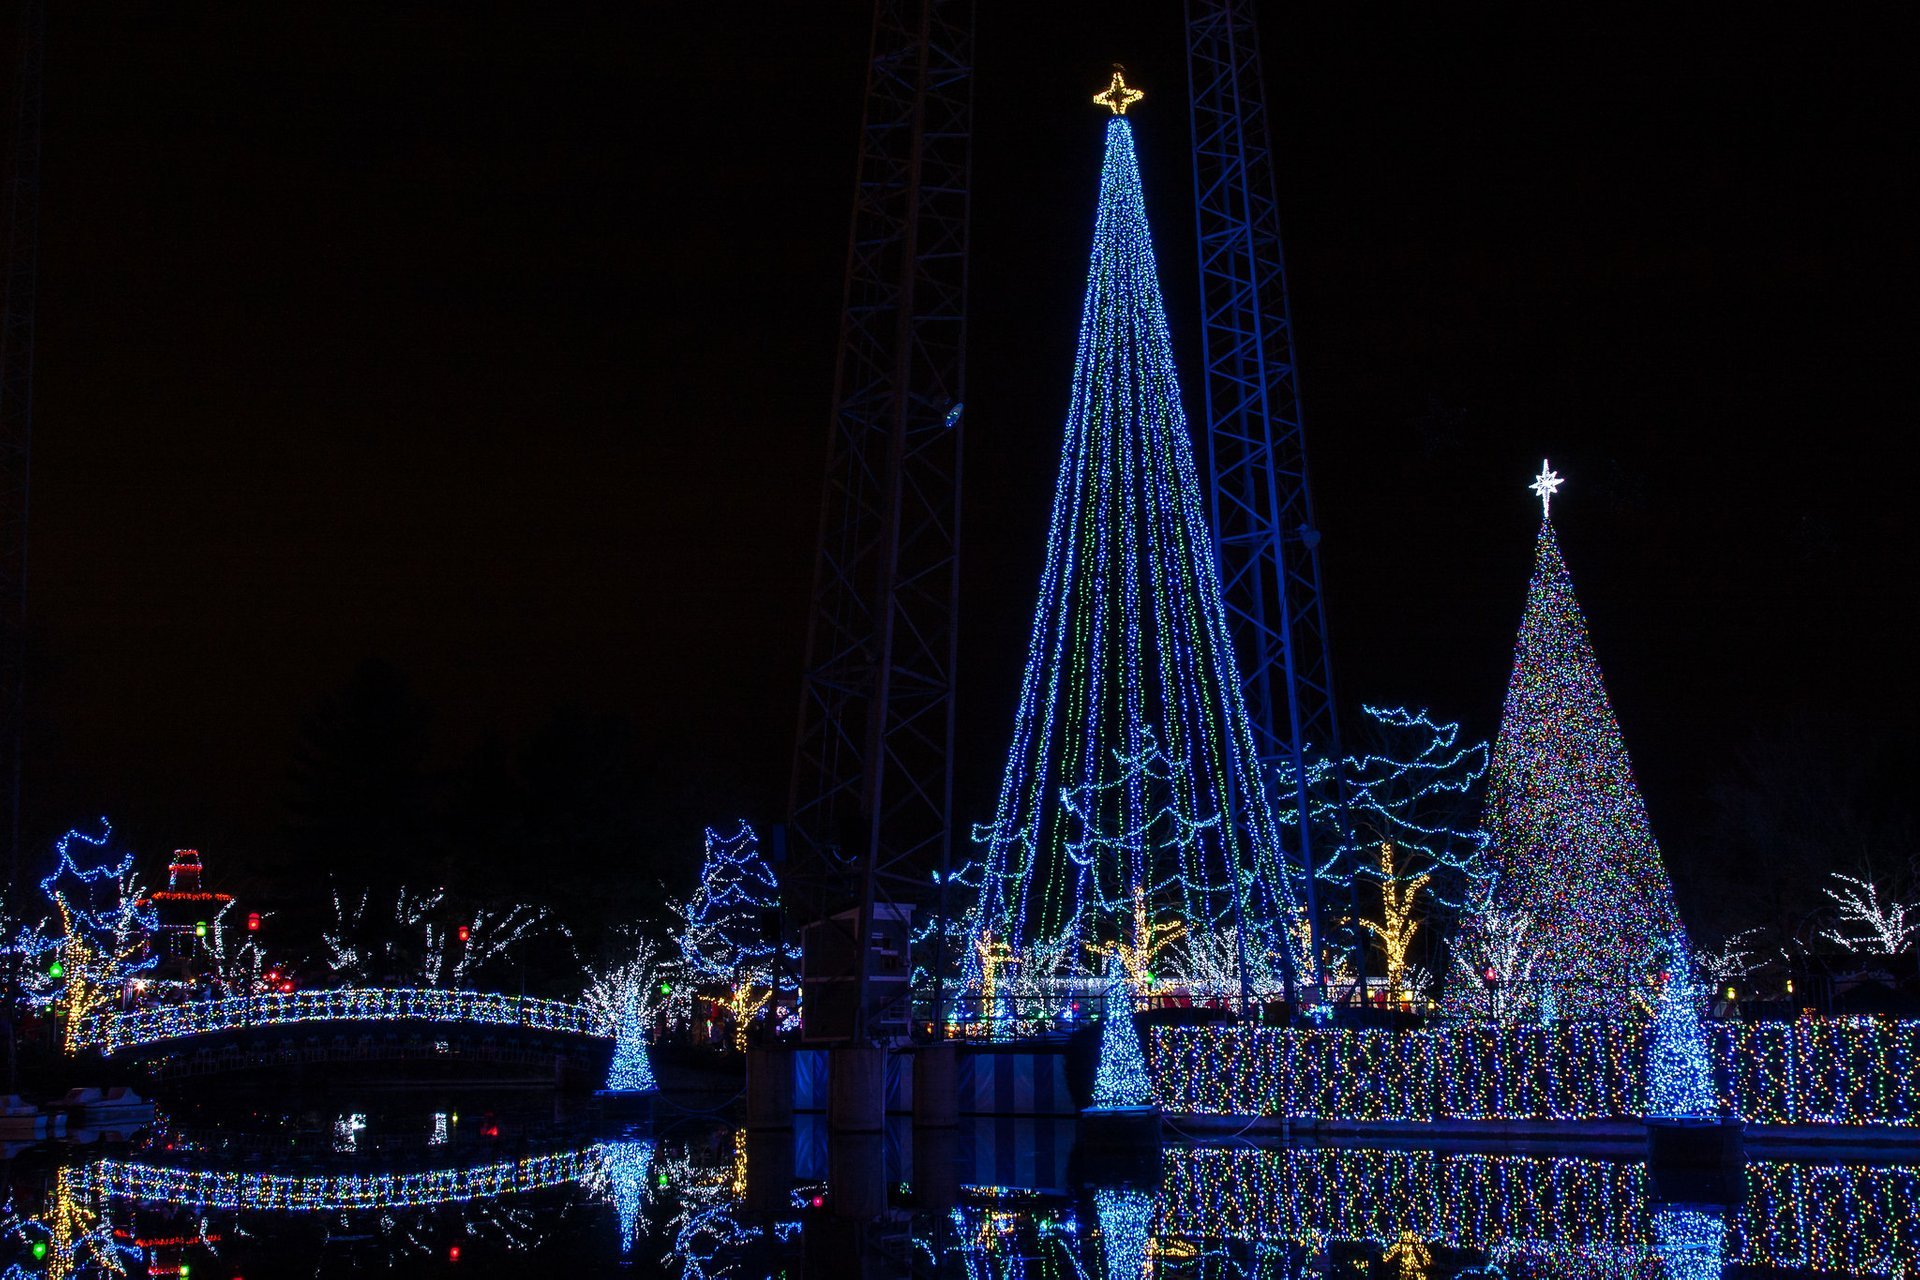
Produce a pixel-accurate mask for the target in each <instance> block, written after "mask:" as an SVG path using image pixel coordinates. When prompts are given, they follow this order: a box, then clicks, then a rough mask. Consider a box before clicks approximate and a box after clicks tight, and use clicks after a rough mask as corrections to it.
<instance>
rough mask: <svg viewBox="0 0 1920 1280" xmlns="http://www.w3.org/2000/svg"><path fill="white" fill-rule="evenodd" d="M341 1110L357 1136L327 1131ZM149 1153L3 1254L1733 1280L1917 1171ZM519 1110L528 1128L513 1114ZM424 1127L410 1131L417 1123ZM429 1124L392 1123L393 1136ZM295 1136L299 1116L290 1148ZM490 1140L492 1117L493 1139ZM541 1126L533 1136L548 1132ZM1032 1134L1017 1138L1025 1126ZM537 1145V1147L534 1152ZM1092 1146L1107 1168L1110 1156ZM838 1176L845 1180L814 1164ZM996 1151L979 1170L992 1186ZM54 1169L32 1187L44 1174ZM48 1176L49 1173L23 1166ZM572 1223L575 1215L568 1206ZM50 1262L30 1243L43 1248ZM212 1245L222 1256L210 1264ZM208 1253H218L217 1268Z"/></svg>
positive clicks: (1893, 1208)
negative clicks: (1673, 1184) (1118, 1175)
mask: <svg viewBox="0 0 1920 1280" xmlns="http://www.w3.org/2000/svg"><path fill="white" fill-rule="evenodd" d="M341 1114H344V1115H346V1116H348V1117H350V1118H351V1121H350V1126H351V1127H350V1128H349V1130H348V1131H349V1132H351V1133H352V1134H353V1136H354V1142H353V1144H352V1149H351V1150H342V1149H340V1144H336V1143H335V1142H334V1141H333V1138H334V1137H335V1135H336V1133H338V1132H340V1130H339V1128H338V1127H337V1124H336V1121H337V1120H338V1118H339V1116H340V1115H341ZM249 1123H250V1124H253V1125H254V1126H255V1129H256V1130H257V1132H256V1133H255V1135H254V1138H253V1139H252V1140H253V1141H255V1142H256V1144H257V1145H258V1146H259V1147H260V1149H261V1150H262V1151H263V1152H264V1153H265V1154H263V1155H259V1156H252V1157H250V1156H248V1155H246V1154H245V1152H244V1151H242V1150H240V1149H239V1146H238V1140H237V1139H235V1138H234V1137H233V1136H232V1135H233V1132H235V1131H237V1129H238V1126H236V1129H235V1130H230V1131H227V1136H226V1137H224V1138H223V1137H221V1136H220V1132H219V1131H217V1128H214V1127H210V1128H207V1129H205V1130H202V1131H198V1132H193V1133H189V1132H188V1131H185V1130H178V1129H176V1130H172V1131H170V1132H169V1133H168V1134H167V1135H165V1137H164V1138H156V1139H153V1140H151V1141H148V1142H147V1143H146V1144H145V1145H144V1146H142V1147H141V1148H139V1149H136V1150H133V1151H126V1152H121V1153H117V1154H112V1155H107V1156H103V1157H102V1156H93V1157H91V1158H89V1155H88V1153H86V1152H85V1151H83V1150H74V1151H71V1152H69V1153H67V1158H66V1159H65V1160H64V1161H61V1160H55V1161H53V1162H51V1163H49V1162H47V1161H46V1159H45V1158H44V1157H42V1158H40V1162H39V1163H37V1164H36V1163H35V1161H34V1159H33V1158H29V1157H22V1158H21V1159H20V1160H19V1162H18V1163H19V1165H20V1167H19V1168H14V1169H11V1170H10V1172H11V1182H12V1185H13V1187H14V1189H15V1214H14V1217H13V1218H11V1219H8V1220H7V1221H6V1223H5V1228H4V1231H0V1235H4V1237H5V1246H4V1247H6V1248H8V1249H11V1250H12V1251H13V1252H12V1256H11V1257H10V1258H5V1259H0V1267H4V1265H5V1263H6V1262H12V1263H14V1264H15V1265H16V1266H17V1267H18V1268H19V1269H18V1270H14V1271H5V1272H4V1277H6V1278H7V1280H11V1278H12V1277H17V1276H25V1275H33V1276H40V1275H46V1276H52V1277H56V1280H62V1278H64V1277H69V1276H87V1277H92V1276H103V1275H109V1274H140V1273H142V1272H147V1273H150V1274H166V1275H177V1274H184V1273H185V1272H184V1271H183V1270H182V1268H186V1267H188V1266H189V1264H190V1267H191V1270H192V1271H193V1273H194V1274H207V1275H227V1274H248V1275H272V1274H280V1273H281V1269H282V1268H284V1267H285V1266H287V1265H288V1264H290V1263H292V1262H294V1261H296V1260H297V1261H298V1263H299V1266H298V1268H297V1270H298V1271H299V1272H300V1273H301V1274H306V1275H331V1274H338V1273H340V1272H342V1271H345V1270H355V1271H366V1270H368V1269H372V1270H374V1271H379V1272H381V1273H383V1274H391V1275H396V1276H397V1275H402V1274H424V1273H436V1274H437V1273H439V1272H440V1271H441V1269H443V1268H444V1267H445V1266H446V1264H447V1263H449V1262H452V1261H461V1260H463V1257H464V1258H468V1259H471V1260H473V1261H474V1262H482V1261H483V1259H484V1257H485V1256H487V1255H492V1256H495V1257H500V1258H504V1257H506V1256H507V1255H514V1256H518V1257H520V1259H521V1261H520V1262H519V1263H517V1264H509V1265H512V1266H514V1267H515V1268H516V1270H518V1271H519V1273H525V1274H532V1273H534V1270H533V1269H537V1271H538V1273H540V1274H559V1273H562V1272H566V1273H569V1274H596V1273H598V1271H600V1270H601V1269H603V1268H605V1267H606V1266H608V1265H610V1264H614V1263H620V1264H624V1265H626V1266H628V1267H630V1268H632V1269H633V1273H634V1274H635V1275H637V1276H651V1275H660V1276H666V1277H672V1280H760V1278H761V1277H784V1280H801V1278H802V1277H807V1276H816V1275H817V1276H827V1277H833V1278H834V1280H839V1277H842V1276H849V1277H891V1276H902V1277H905V1276H912V1277H919V1278H924V1280H1016V1278H1017V1280H1309V1278H1311V1280H1363V1278H1364V1280H1380V1278H1382V1277H1384V1278H1386V1280H1460V1278H1461V1277H1483V1276H1484V1277H1493V1276H1500V1277H1504V1278H1505V1280H1530V1278H1539V1280H1544V1278H1545V1277H1554V1278H1555V1280H1561V1278H1563V1277H1590V1278H1592V1280H1602V1278H1604V1280H1720V1278H1721V1277H1723V1276H1725V1275H1726V1274H1727V1273H1728V1269H1729V1268H1730V1267H1731V1268H1736V1269H1737V1268H1762V1269H1768V1268H1771V1269H1778V1270H1782V1271H1792V1272H1793V1273H1794V1274H1795V1275H1797V1276H1818V1275H1827V1276H1833V1277H1841V1276H1848V1277H1852V1276H1886V1277H1894V1276H1911V1275H1913V1274H1914V1273H1915V1271H1916V1270H1917V1269H1920V1249H1917V1248H1916V1241H1915V1233H1916V1231H1920V1224H1916V1222H1915V1221H1914V1218H1915V1214H1914V1213H1913V1208H1912V1206H1913V1205H1914V1204H1915V1203H1916V1197H1917V1196H1920V1168H1915V1167H1912V1166H1904V1165H1866V1164H1861V1165H1840V1164H1826V1165H1816V1164H1802V1163H1785V1162H1765V1161H1761V1162H1755V1163H1753V1164H1751V1165H1750V1166H1749V1170H1748V1173H1749V1177H1748V1191H1747V1198H1746V1200H1745V1202H1744V1203H1743V1204H1741V1205H1740V1206H1738V1207H1737V1208H1734V1209H1732V1210H1729V1211H1726V1212H1724V1213H1723V1212H1722V1211H1720V1210H1717V1209H1705V1208H1701V1207H1697V1206H1681V1205H1666V1204H1662V1203H1659V1202H1658V1201H1657V1200H1656V1199H1655V1198H1654V1197H1653V1194H1652V1182H1651V1180H1650V1179H1649V1178H1648V1177H1647V1175H1646V1172H1645V1169H1644V1166H1642V1165H1641V1164H1640V1163H1639V1162H1637V1161H1634V1160H1626V1159H1602V1158H1590V1157H1579V1158H1575V1157H1567V1156H1556V1155H1541V1154H1530V1153H1520V1152H1500V1153H1487V1152H1476V1151H1437V1150H1383V1149H1378V1148H1365V1147H1259V1146H1250V1145H1239V1146H1231V1147H1220V1148H1204V1147H1203V1148H1184V1147H1175V1148H1169V1149H1168V1150H1167V1151H1166V1152H1165V1153H1164V1162H1163V1166H1162V1174H1161V1176H1160V1180H1159V1182H1158V1184H1157V1185H1154V1186H1147V1187H1137V1186H1111V1187H1098V1188H1089V1189H1079V1190H1076V1189H1073V1188H1071V1187H1070V1186H1069V1184H1068V1179H1067V1178H1066V1177H1065V1174H1064V1165H1065V1163H1066V1162H1065V1160H1064V1157H1063V1159H1062V1161H1061V1162H1060V1163H1059V1164H1056V1163H1054V1162H1051V1161H1048V1160H1040V1161H1036V1160H1034V1159H1033V1158H1032V1156H1033V1154H1034V1152H1035V1151H1038V1150H1053V1149H1055V1147H1056V1146H1057V1147H1060V1148H1064V1147H1065V1146H1066V1145H1067V1144H1068V1143H1070V1141H1071V1138H1070V1130H1069V1131H1068V1132H1067V1133H1065V1134H1061V1135H1053V1136H1052V1137H1050V1138H1044V1139H1043V1138H1042V1137H1040V1136H1039V1135H1037V1134H1036V1133H1035V1132H1034V1131H1033V1130H1031V1129H1018V1130H1013V1131H1009V1130H1008V1129H1007V1128H1006V1127H1005V1126H1003V1125H1000V1126H996V1125H992V1124H988V1125H983V1126H980V1127H979V1128H978V1129H977V1130H973V1129H966V1130H962V1131H961V1132H960V1133H959V1134H957V1135H956V1134H954V1133H946V1134H938V1135H930V1134H919V1135H916V1134H913V1133H912V1132H911V1131H910V1130H906V1129H902V1130H900V1131H898V1132H896V1133H893V1134H890V1135H889V1136H888V1137H887V1139H885V1140H881V1139H877V1138H866V1139H860V1140H855V1141H851V1142H849V1141H843V1140H839V1139H833V1138H827V1137H824V1136H822V1135H819V1134H816V1133H808V1132H803V1133H802V1134H799V1135H795V1134H786V1135H778V1136H771V1135H756V1136H755V1137H754V1139H753V1143H752V1144H751V1145H750V1144H749V1142H748V1139H747V1135H746V1134H745V1133H744V1132H743V1131H741V1130H738V1129H735V1128H732V1127H730V1126H718V1125H714V1124H712V1123H711V1122H708V1121H705V1120H702V1121H699V1122H697V1123H689V1124H687V1125H684V1126H674V1125H670V1124H663V1125H661V1126H659V1128H658V1129H657V1130H656V1131H653V1132H646V1133H629V1134H626V1135H622V1136H619V1137H603V1138H600V1139H599V1140H594V1141H578V1140H576V1141H574V1142H572V1143H571V1144H567V1143H565V1142H564V1141H563V1140H562V1139H561V1138H560V1137H559V1135H557V1134H550V1135H549V1136H547V1137H546V1138H544V1139H543V1138H541V1137H540V1136H539V1132H538V1126H537V1125H531V1124H522V1123H520V1122H519V1121H517V1120H514V1119H511V1118H499V1117H493V1116H492V1115H491V1113H488V1117H487V1118H486V1119H484V1120H483V1121H481V1122H480V1123H478V1124H470V1125H465V1126H463V1125H461V1124H460V1123H459V1121H458V1118H457V1116H454V1115H453V1114H452V1113H450V1112H447V1111H442V1112H437V1113H434V1112H426V1111H422V1112H421V1113H420V1114H419V1116H418V1117H417V1119H415V1120H412V1121H408V1122H406V1125H405V1126H402V1125H400V1123H399V1122H398V1121H396V1120H394V1118H393V1117H392V1115H390V1114H379V1113H376V1114H373V1115H368V1114H367V1113H365V1112H362V1111H359V1110H354V1111H347V1112H344V1113H325V1114H321V1115H319V1116H315V1117H312V1118H311V1119H308V1120H304V1121H299V1122H297V1123H292V1124H290V1125H280V1126H278V1127H276V1125H275V1124H273V1123H269V1122H268V1121H265V1120H262V1119H260V1118H259V1117H257V1116H254V1117H249ZM503 1124H504V1125H505V1126H506V1127H507V1128H508V1130H509V1131H510V1132H514V1131H515V1130H516V1129H519V1130H525V1132H516V1133H515V1137H514V1140H513V1142H512V1144H511V1146H513V1147H517V1148H518V1150H517V1152H516V1151H512V1150H506V1151H503V1150H502V1145H503V1144H505V1143H507V1139H503V1138H500V1137H498V1135H499V1133H500V1129H501V1126H502V1125H503ZM407 1126H411V1127H407ZM397 1127H398V1128H405V1129H406V1132H408V1133H412V1134H413V1136H412V1138H411V1139H409V1140H408V1141H407V1142H401V1141H400V1140H399V1139H398V1138H397V1137H396V1136H395V1133H396V1129H397ZM298 1135H310V1137H311V1142H310V1143H308V1144H307V1145H304V1146H303V1145H302V1144H301V1143H300V1142H299V1141H297V1140H296V1138H297V1137H298ZM474 1135H492V1136H487V1137H480V1136H474ZM543 1141H544V1142H546V1143H549V1144H551V1145H548V1146H546V1147H544V1148H542V1147H541V1146H540V1145H539V1144H540V1143H541V1142H543ZM1010 1142H1011V1143H1013V1144H1015V1145H1014V1147H1013V1148H1011V1149H1010V1146H1009V1144H1010ZM528 1148H533V1149H532V1150H530V1151H529V1150H528ZM1076 1159H1078V1160H1079V1161H1080V1163H1079V1164H1078V1165H1077V1166H1076V1167H1078V1168H1080V1169H1081V1170H1082V1172H1084V1173H1085V1174H1087V1175H1089V1176H1091V1177H1093V1178H1095V1179H1098V1178H1099V1176H1100V1175H1101V1174H1102V1173H1103V1172H1106V1170H1105V1169H1104V1168H1103V1167H1102V1162H1101V1161H1099V1160H1096V1159H1084V1158H1081V1157H1076ZM829 1172H830V1175H831V1176H830V1177H829V1176H826V1175H828V1174H829ZM982 1174H987V1175H988V1176H991V1177H992V1178H993V1181H992V1183H991V1184H988V1183H986V1182H983V1181H979V1179H980V1177H981V1175H982ZM36 1180H37V1181H36ZM36 1187H37V1190H36V1189H35V1188H36ZM563 1224H572V1225H568V1226H566V1227H565V1229H562V1227H563ZM36 1242H37V1243H38V1244H39V1245H40V1246H41V1248H42V1254H41V1256H39V1257H33V1256H30V1254H29V1252H28V1251H29V1250H30V1249H31V1248H32V1246H33V1245H34V1244H35V1243H36ZM216 1264H217V1268H216ZM203 1268H204V1269H203Z"/></svg>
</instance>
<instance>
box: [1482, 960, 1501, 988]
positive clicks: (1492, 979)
mask: <svg viewBox="0 0 1920 1280" xmlns="http://www.w3.org/2000/svg"><path fill="white" fill-rule="evenodd" d="M1480 976H1481V978H1483V979H1484V980H1485V981H1486V983H1487V985H1488V986H1492V985H1493V984H1494V983H1496V982H1498V981H1500V975H1499V974H1497V973H1495V972H1494V971H1493V966H1492V965H1488V966H1487V971H1486V972H1485V973H1483V974H1481V975H1480Z"/></svg>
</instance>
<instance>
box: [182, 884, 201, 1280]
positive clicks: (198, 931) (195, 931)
mask: <svg viewBox="0 0 1920 1280" xmlns="http://www.w3.org/2000/svg"><path fill="white" fill-rule="evenodd" d="M193 936H194V937H196V938H204V937H206V936H207V922H206V921H205V920H202V921H200V922H198V923H197V924H195V925H194V926H193ZM180 1274H181V1275H185V1274H187V1273H186V1271H185V1269H184V1268H183V1269H182V1270H181V1272H180Z"/></svg>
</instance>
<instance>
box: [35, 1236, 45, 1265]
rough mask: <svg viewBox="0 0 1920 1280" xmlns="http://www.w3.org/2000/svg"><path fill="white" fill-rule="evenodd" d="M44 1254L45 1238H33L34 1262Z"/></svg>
mask: <svg viewBox="0 0 1920 1280" xmlns="http://www.w3.org/2000/svg"><path fill="white" fill-rule="evenodd" d="M46 1256H47V1242H46V1241H45V1240H35V1241H34V1242H33V1260H34V1261H35V1262H38V1261H40V1259H42V1258H44V1257H46Z"/></svg>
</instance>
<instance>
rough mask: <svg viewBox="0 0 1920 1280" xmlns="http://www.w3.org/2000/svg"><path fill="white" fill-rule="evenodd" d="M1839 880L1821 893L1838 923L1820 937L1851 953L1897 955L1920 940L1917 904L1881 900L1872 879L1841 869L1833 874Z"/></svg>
mask: <svg viewBox="0 0 1920 1280" xmlns="http://www.w3.org/2000/svg"><path fill="white" fill-rule="evenodd" d="M1832 875H1833V878H1834V880H1836V881H1837V882H1838V883H1837V884H1833V885H1828V886H1827V887H1826V889H1825V890H1824V892H1825V893H1826V895H1827V899H1828V901H1829V902H1831V903H1832V904H1833V907H1834V910H1835V913H1836V914H1837V915H1838V917H1839V922H1838V923H1837V924H1836V925H1835V926H1834V927H1833V928H1831V929H1823V930H1821V932H1820V936H1821V937H1822V938H1825V939H1826V940H1827V941H1829V942H1832V943H1834V944H1836V945H1838V946H1840V947H1841V948H1843V949H1845V950H1846V951H1847V952H1849V953H1850V954H1853V955H1864V956H1897V955H1902V954H1904V953H1905V952H1906V951H1907V950H1908V949H1909V948H1910V947H1912V946H1913V944H1914V942H1915V940H1916V939H1920V906H1915V905H1913V904H1909V903H1904V902H1886V903H1882V902H1881V901H1880V890H1879V887H1878V886H1876V885H1875V884H1874V883H1873V881H1871V880H1868V879H1865V878H1863V877H1861V876H1850V875H1846V874H1845V873H1843V872H1839V871H1835V872H1833V873H1832Z"/></svg>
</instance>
